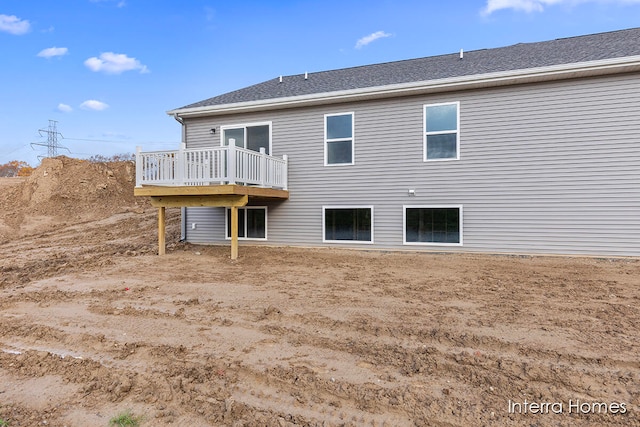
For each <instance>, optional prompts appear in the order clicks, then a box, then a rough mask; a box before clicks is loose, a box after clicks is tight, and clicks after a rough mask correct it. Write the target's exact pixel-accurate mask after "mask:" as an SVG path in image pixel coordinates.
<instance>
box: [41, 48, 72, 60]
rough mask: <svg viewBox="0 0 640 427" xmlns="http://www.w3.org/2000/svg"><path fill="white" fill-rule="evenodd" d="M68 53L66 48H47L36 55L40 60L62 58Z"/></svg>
mask: <svg viewBox="0 0 640 427" xmlns="http://www.w3.org/2000/svg"><path fill="white" fill-rule="evenodd" d="M67 52H69V49H67V48H66V47H48V48H46V49H43V50H41V51H40V53H38V56H39V57H41V58H53V57H54V56H63V55H66V54H67Z"/></svg>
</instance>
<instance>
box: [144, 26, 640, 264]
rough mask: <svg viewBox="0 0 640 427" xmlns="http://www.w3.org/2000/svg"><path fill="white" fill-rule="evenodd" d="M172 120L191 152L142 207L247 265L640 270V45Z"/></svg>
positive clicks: (266, 86)
mask: <svg viewBox="0 0 640 427" xmlns="http://www.w3.org/2000/svg"><path fill="white" fill-rule="evenodd" d="M168 114H170V115H172V116H173V117H174V118H175V119H176V120H178V121H179V122H180V123H181V124H182V129H183V147H182V148H181V149H180V150H178V151H175V152H167V153H155V154H154V153H144V152H139V153H138V182H137V185H138V188H137V189H136V194H138V195H144V196H152V197H153V198H154V200H155V204H156V206H159V207H161V209H162V206H183V207H185V209H184V210H183V218H182V223H183V237H184V238H185V239H186V240H187V241H189V242H193V243H203V244H218V243H221V244H228V242H229V240H231V241H232V250H235V256H237V240H241V241H242V240H246V241H248V242H247V243H249V242H250V243H251V244H269V245H294V246H295V245H300V246H331V247H350V248H363V249H372V248H376V249H402V250H419V251H427V250H432V251H433V250H435V251H447V252H458V251H464V252H489V253H537V254H584V255H606V256H640V28H634V29H627V30H621V31H614V32H608V33H601V34H593V35H586V36H580V37H571V38H564V39H557V40H551V41H545V42H538V43H522V44H516V45H513V46H507V47H500V48H495V49H485V50H476V51H468V52H466V51H460V52H455V53H452V54H449V55H441V56H433V57H427V58H418V59H411V60H406V61H397V62H389V63H383V64H374V65H367V66H361V67H354V68H347V69H340V70H330V71H323V72H315V73H305V74H301V75H292V76H282V77H278V78H274V79H271V80H268V81H265V82H263V83H259V84H256V85H254V86H250V87H247V88H243V89H240V90H237V91H234V92H230V93H225V94H222V95H219V96H216V97H213V98H209V99H206V100H204V101H201V102H197V103H195V104H191V105H187V106H185V107H182V108H178V109H175V110H171V111H169V112H168ZM260 151H261V152H260ZM230 153H231V156H230V157H229V154H230ZM163 156H164V157H163ZM251 156H253V157H251ZM250 157H251V158H250ZM154 159H155V160H154ZM162 159H164V160H162ZM167 159H169V160H167ZM167 161H168V162H169V163H170V165H168V166H167V165H166V164H165V165H164V166H163V162H165V163H166V162H167ZM145 162H147V163H146V164H145ZM162 170H165V171H169V172H167V173H165V175H164V176H161V175H162V174H161V173H160V172H161V171H162ZM249 175H251V176H249ZM161 230H162V229H161ZM234 245H235V249H234ZM233 255H234V254H233V253H232V256H233Z"/></svg>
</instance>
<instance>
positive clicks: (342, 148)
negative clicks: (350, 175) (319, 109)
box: [324, 113, 354, 166]
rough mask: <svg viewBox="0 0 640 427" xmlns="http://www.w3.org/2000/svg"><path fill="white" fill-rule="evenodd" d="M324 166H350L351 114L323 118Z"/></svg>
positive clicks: (351, 144) (330, 115)
mask: <svg viewBox="0 0 640 427" xmlns="http://www.w3.org/2000/svg"><path fill="white" fill-rule="evenodd" d="M324 124H325V126H324V164H325V166H327V165H352V164H353V163H354V161H353V147H354V142H353V113H342V114H327V115H325V116H324Z"/></svg>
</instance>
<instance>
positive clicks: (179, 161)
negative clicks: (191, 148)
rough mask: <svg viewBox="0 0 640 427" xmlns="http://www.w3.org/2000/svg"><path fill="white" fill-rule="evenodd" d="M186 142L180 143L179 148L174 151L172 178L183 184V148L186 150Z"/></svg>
mask: <svg viewBox="0 0 640 427" xmlns="http://www.w3.org/2000/svg"><path fill="white" fill-rule="evenodd" d="M186 148H187V144H185V143H184V142H182V143H180V149H179V150H178V152H177V153H176V157H175V162H176V163H175V169H174V173H175V176H174V179H175V180H176V181H177V183H178V185H184V182H185V179H184V178H185V167H184V166H185V161H184V160H185V159H184V150H186Z"/></svg>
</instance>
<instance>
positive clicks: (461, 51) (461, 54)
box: [460, 49, 464, 59]
mask: <svg viewBox="0 0 640 427" xmlns="http://www.w3.org/2000/svg"><path fill="white" fill-rule="evenodd" d="M462 58H464V51H463V50H462V49H460V59H462Z"/></svg>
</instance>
